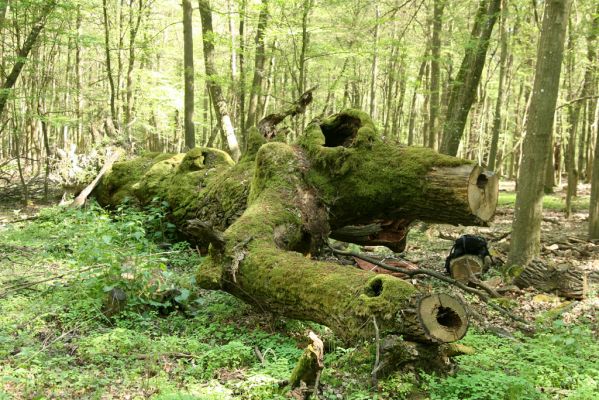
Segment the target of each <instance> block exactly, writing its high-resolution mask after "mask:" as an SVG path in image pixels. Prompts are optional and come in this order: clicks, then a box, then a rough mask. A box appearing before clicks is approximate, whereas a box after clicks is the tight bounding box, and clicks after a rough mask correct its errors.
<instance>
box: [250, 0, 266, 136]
mask: <svg viewBox="0 0 599 400" xmlns="http://www.w3.org/2000/svg"><path fill="white" fill-rule="evenodd" d="M268 18H269V14H268V0H262V7H261V9H260V16H259V17H258V29H257V30H256V41H255V43H256V56H255V60H254V78H253V79H252V89H251V91H250V101H249V104H248V111H247V121H246V123H245V126H246V127H247V128H248V129H249V128H251V127H252V126H254V125H256V121H257V119H258V115H257V110H258V102H259V100H260V95H261V94H262V86H263V84H262V81H263V79H264V61H265V59H266V54H265V46H264V34H265V32H266V25H267V23H268Z"/></svg>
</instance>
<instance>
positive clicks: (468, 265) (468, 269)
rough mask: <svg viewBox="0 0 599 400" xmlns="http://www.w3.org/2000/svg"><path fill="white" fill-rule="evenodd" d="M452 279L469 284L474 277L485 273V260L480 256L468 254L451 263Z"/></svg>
mask: <svg viewBox="0 0 599 400" xmlns="http://www.w3.org/2000/svg"><path fill="white" fill-rule="evenodd" d="M449 272H450V274H451V277H452V278H453V279H455V280H456V281H458V282H462V283H468V282H470V277H471V276H472V275H474V276H476V275H478V274H480V273H481V272H483V260H481V258H480V257H479V256H475V255H471V254H466V255H464V256H461V257H457V258H454V259H453V260H451V261H450V262H449Z"/></svg>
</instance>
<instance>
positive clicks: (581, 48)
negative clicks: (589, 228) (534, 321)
mask: <svg viewBox="0 0 599 400" xmlns="http://www.w3.org/2000/svg"><path fill="white" fill-rule="evenodd" d="M548 4H550V2H547V1H546V2H542V1H538V2H537V1H533V2H530V1H524V0H472V1H468V2H449V1H446V0H406V1H372V0H370V1H368V0H352V1H339V0H319V1H317V0H291V1H287V0H260V1H258V0H198V1H195V0H183V1H182V2H180V1H175V0H164V1H155V0H102V1H99V0H84V1H71V0H50V1H41V0H0V32H1V35H0V37H1V42H0V84H1V85H2V86H1V89H0V157H1V159H3V160H11V159H15V158H16V159H17V161H18V163H19V169H20V170H23V171H32V172H33V173H34V174H35V173H41V172H42V171H43V169H44V166H47V163H48V162H49V161H51V160H52V159H53V158H54V157H55V153H56V151H57V149H64V150H65V151H69V149H73V148H75V146H76V151H77V152H80V153H85V152H87V151H89V150H90V149H91V148H93V147H94V146H96V145H98V144H100V143H102V142H103V141H105V140H113V141H114V140H117V141H119V142H120V143H122V144H123V145H124V146H125V147H127V148H129V149H130V150H132V151H135V150H140V149H143V150H150V151H182V150H184V149H185V148H189V147H192V146H194V145H204V146H216V147H221V148H223V149H226V150H228V151H229V152H230V153H231V154H232V155H233V156H234V158H237V157H238V156H239V154H240V153H242V152H243V149H244V146H245V143H246V132H247V128H248V127H250V126H253V125H254V124H255V123H256V122H257V121H258V120H260V119H261V118H262V117H263V116H265V115H266V114H268V113H270V112H273V111H274V110H280V109H282V108H284V107H286V106H287V105H289V104H290V103H291V102H292V101H293V100H294V99H296V98H297V97H299V96H300V95H301V94H302V93H303V92H304V91H306V90H307V89H308V88H311V87H314V86H318V90H317V92H316V96H315V100H314V103H313V104H312V105H311V107H310V108H309V109H308V111H307V113H306V115H304V116H301V117H299V118H296V119H295V120H294V121H292V122H291V123H290V126H289V139H293V138H295V137H296V136H297V135H299V134H301V133H302V129H303V126H304V124H305V123H306V122H307V121H309V120H311V119H312V118H314V117H316V116H318V115H323V114H328V113H333V112H336V111H339V110H340V109H343V108H347V107H355V108H360V109H363V110H366V111H369V112H370V114H371V115H372V117H373V119H374V120H375V121H376V122H377V124H378V126H379V128H380V129H381V130H382V131H383V132H384V134H385V136H386V137H387V138H388V139H391V140H396V141H398V142H401V143H405V144H408V145H421V146H428V147H432V148H435V149H438V150H440V151H442V152H446V153H448V154H454V155H456V154H457V155H458V156H460V157H465V158H469V159H473V160H476V161H478V162H479V163H481V164H484V165H488V166H489V168H491V169H494V170H496V171H498V172H499V173H500V174H502V175H503V176H506V177H508V178H510V179H515V178H517V177H518V170H519V166H520V164H521V162H522V157H523V151H522V146H523V143H524V133H525V132H526V124H527V119H528V117H529V115H530V105H531V99H532V93H533V82H534V79H535V67H536V65H537V58H536V57H537V47H538V46H539V38H540V36H541V30H542V19H543V13H544V9H545V8H546V6H547V5H548ZM568 10H569V14H568V15H567V21H568V23H567V33H566V34H565V35H566V36H565V50H564V57H563V63H562V66H561V69H562V75H561V79H560V82H559V91H558V98H557V103H556V104H557V105H556V112H555V124H554V126H553V129H552V131H553V133H552V135H551V140H552V143H551V145H550V154H548V155H547V158H548V159H550V160H551V161H552V162H547V163H546V174H545V179H544V183H545V190H547V191H551V190H552V188H553V186H554V185H555V184H559V183H561V180H562V177H564V176H567V177H568V187H569V191H568V193H569V196H568V198H569V199H570V198H571V197H572V196H574V195H576V187H577V182H578V180H583V181H586V182H589V181H590V180H591V179H592V168H593V158H594V157H593V155H594V152H595V151H596V148H597V146H596V141H597V125H598V123H597V121H598V119H599V107H598V102H597V94H598V84H599V81H598V79H597V60H596V47H597V30H598V13H599V9H598V7H597V4H596V3H595V2H593V1H588V0H576V1H573V2H572V4H571V7H569V8H568ZM558 74H559V71H558ZM548 148H549V147H548ZM595 164H597V163H595ZM596 197H597V196H595V198H596ZM569 204H570V202H568V205H569ZM598 230H599V228H598ZM598 234H599V233H598Z"/></svg>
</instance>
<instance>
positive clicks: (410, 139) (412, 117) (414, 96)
mask: <svg viewBox="0 0 599 400" xmlns="http://www.w3.org/2000/svg"><path fill="white" fill-rule="evenodd" d="M428 50H429V48H428V47H427V48H426V49H425V50H424V55H423V56H422V61H421V62H420V68H419V69H418V77H417V78H416V83H415V84H414V93H412V101H411V103H410V116H409V119H408V146H412V145H413V144H414V125H415V123H416V100H417V98H418V89H420V85H421V84H422V77H423V76H424V72H425V71H426V63H427V57H428Z"/></svg>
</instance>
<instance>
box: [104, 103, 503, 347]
mask: <svg viewBox="0 0 599 400" xmlns="http://www.w3.org/2000/svg"><path fill="white" fill-rule="evenodd" d="M97 195H98V199H99V201H100V202H101V203H102V204H116V203H119V202H120V201H122V200H123V199H124V198H125V197H131V198H132V199H134V200H136V201H138V202H139V203H141V204H144V203H148V202H150V201H151V200H152V199H153V198H154V197H160V198H162V199H165V200H167V201H168V202H169V204H170V207H171V211H172V218H173V220H174V222H175V223H176V224H177V225H178V226H180V227H181V230H182V231H183V232H184V233H185V234H186V236H187V237H188V238H190V239H191V240H193V241H195V242H196V244H199V245H200V246H202V247H204V248H207V247H208V245H209V244H210V243H212V245H211V246H210V251H209V256H208V257H207V258H206V259H205V261H204V263H203V264H202V265H201V266H200V268H199V272H198V282H199V283H200V285H201V286H203V287H205V288H210V289H222V290H225V291H227V292H229V293H232V294H233V295H235V296H237V297H239V298H241V299H243V300H245V301H247V302H249V303H252V304H254V305H256V306H257V307H258V308H260V309H262V310H264V311H269V312H272V313H275V314H280V315H284V316H287V317H291V318H297V319H303V320H312V321H316V322H319V323H321V324H324V325H327V326H329V327H330V328H331V329H332V330H333V331H334V332H335V333H336V334H337V335H338V336H339V337H341V338H342V339H345V340H347V341H349V340H354V339H356V338H360V337H361V338H372V337H373V334H374V329H373V320H374V319H376V321H377V324H378V328H379V330H380V333H381V335H383V336H386V335H390V334H396V335H403V336H404V337H406V338H409V339H411V340H414V341H418V342H424V343H431V342H432V343H446V342H452V341H455V340H458V339H460V338H461V337H462V336H463V335H464V334H465V333H466V330H467V327H468V319H467V310H466V307H465V306H464V304H462V303H461V302H460V301H459V300H457V299H455V298H453V297H451V296H449V295H446V294H440V295H436V294H429V293H421V292H420V291H418V289H417V288H416V287H414V286H413V285H412V284H410V283H408V282H406V281H404V280H401V279H398V278H395V277H393V276H389V275H379V274H375V273H372V272H369V271H363V270H360V269H357V268H352V267H348V266H342V265H339V264H336V263H333V262H323V261H317V260H314V259H311V256H312V255H316V254H318V253H319V252H320V251H321V250H322V248H323V247H324V245H325V243H326V241H327V239H328V237H329V234H331V236H333V237H335V232H337V237H341V234H340V233H339V232H345V236H343V237H344V239H345V240H348V241H349V239H352V240H351V241H354V242H357V243H361V244H385V245H388V246H389V247H391V248H393V249H395V250H402V249H403V248H404V246H405V238H406V234H407V232H408V229H409V226H410V224H411V223H412V222H413V221H414V220H417V219H419V220H424V221H429V222H438V223H451V224H469V225H471V224H478V225H484V224H486V223H487V222H488V221H489V219H490V218H491V217H492V215H493V213H494V210H495V206H496V201H497V179H496V177H495V176H493V175H492V174H490V173H487V172H484V171H482V170H481V169H480V168H479V167H478V166H476V165H473V164H472V163H471V162H469V161H466V160H461V159H457V158H454V157H450V156H445V155H440V154H438V153H436V152H434V151H432V150H430V149H423V148H410V147H401V146H396V145H391V144H389V143H386V142H385V141H384V140H383V139H382V138H381V137H380V136H378V134H377V132H376V130H375V128H374V125H373V124H372V121H371V120H370V118H369V117H368V116H367V115H366V114H364V113H362V112H359V111H355V110H348V111H345V112H343V113H340V114H337V115H334V116H332V117H330V118H328V119H326V120H323V121H321V122H318V123H313V124H311V125H310V126H309V127H308V128H307V130H306V135H305V136H303V137H302V138H301V139H300V141H299V143H298V144H297V145H288V144H285V143H281V142H276V141H274V142H270V143H267V142H266V140H265V139H264V138H263V137H262V136H260V134H259V133H258V131H257V130H255V129H254V130H253V131H252V133H251V134H250V143H249V149H248V153H247V154H246V155H245V156H244V158H242V159H241V160H240V162H239V163H237V164H234V163H233V162H232V160H231V159H230V157H228V155H227V154H226V153H223V152H221V151H219V150H215V149H205V148H196V149H193V150H191V151H189V152H188V153H187V154H185V155H183V154H177V155H173V154H170V155H169V154H152V155H147V156H145V157H141V158H138V159H135V160H132V161H129V162H124V163H117V164H115V165H114V166H113V169H112V172H111V173H109V174H107V175H106V176H105V178H104V179H103V181H102V184H101V185H100V186H99V187H98V190H97ZM190 220H194V222H193V223H192V224H188V221H190ZM188 225H189V228H187V229H186V228H185V227H186V226H188ZM198 227H199V228H198ZM352 227H353V228H354V229H353V231H354V232H355V231H358V232H361V233H360V235H359V238H358V237H354V238H352V237H351V235H350V234H348V233H347V232H351V231H352ZM364 227H373V228H371V229H370V230H369V231H368V230H367V231H366V233H364V232H365V231H364V229H365V228H364ZM361 229H362V230H361ZM211 231H212V232H211ZM221 232H222V235H221Z"/></svg>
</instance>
